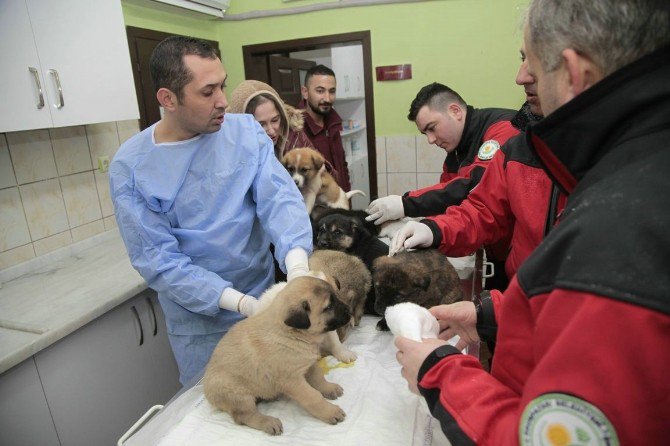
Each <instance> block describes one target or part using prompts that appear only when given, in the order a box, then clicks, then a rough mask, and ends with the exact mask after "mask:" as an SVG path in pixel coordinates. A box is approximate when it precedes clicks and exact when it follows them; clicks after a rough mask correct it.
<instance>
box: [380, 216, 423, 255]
mask: <svg viewBox="0 0 670 446" xmlns="http://www.w3.org/2000/svg"><path fill="white" fill-rule="evenodd" d="M432 244H433V231H431V229H430V228H429V227H428V225H425V224H423V223H419V222H417V221H408V222H407V223H406V224H405V226H403V227H402V228H401V229H400V231H398V233H397V234H396V235H395V237H393V240H392V241H391V247H390V249H389V256H393V255H394V254H396V253H398V252H400V251H401V250H402V249H403V248H404V249H410V248H417V247H419V248H429V247H430V246H431V245H432Z"/></svg>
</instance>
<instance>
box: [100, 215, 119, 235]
mask: <svg viewBox="0 0 670 446" xmlns="http://www.w3.org/2000/svg"><path fill="white" fill-rule="evenodd" d="M102 222H103V223H104V224H105V231H109V230H110V229H114V228H116V227H117V224H116V217H114V216H113V215H112V216H110V217H105V218H103V219H102Z"/></svg>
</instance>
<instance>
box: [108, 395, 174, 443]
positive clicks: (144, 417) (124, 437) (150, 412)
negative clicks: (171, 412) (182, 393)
mask: <svg viewBox="0 0 670 446" xmlns="http://www.w3.org/2000/svg"><path fill="white" fill-rule="evenodd" d="M162 408H163V405H162V404H157V405H155V406H152V407H151V408H149V410H147V411H146V412H145V413H144V415H142V417H140V419H139V420H137V421H136V422H135V424H133V425H132V426H131V427H130V429H128V430H127V431H126V433H125V434H123V435H122V436H121V438H119V441H118V442H117V443H116V444H117V446H123V443H125V442H126V440H127V439H129V438H130V437H132V436H133V435H134V434H135V433H136V432H137V431H138V430H140V427H141V426H142V425H143V424H144V423H145V422H146V421H147V420H148V419H149V418H151V417H152V416H153V415H154V414H155V413H157V412H158V411H159V410H161V409H162Z"/></svg>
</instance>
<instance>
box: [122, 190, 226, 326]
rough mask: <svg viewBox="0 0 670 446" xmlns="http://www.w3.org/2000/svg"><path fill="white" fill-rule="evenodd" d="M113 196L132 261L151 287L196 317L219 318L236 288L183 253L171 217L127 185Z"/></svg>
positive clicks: (123, 236)
mask: <svg viewBox="0 0 670 446" xmlns="http://www.w3.org/2000/svg"><path fill="white" fill-rule="evenodd" d="M113 191H114V189H113ZM113 194H114V206H115V210H116V220H117V223H118V226H119V230H120V231H121V236H122V238H123V241H124V243H125V245H126V249H127V250H128V255H129V257H130V261H131V263H132V265H133V267H134V268H135V269H136V270H137V271H138V272H139V273H140V275H141V276H142V277H143V278H144V280H146V281H147V283H148V284H149V286H150V287H151V288H153V289H154V290H156V291H157V292H158V293H160V294H162V295H164V296H166V297H168V298H169V299H171V300H172V301H174V302H175V303H177V304H179V305H181V306H182V307H184V308H186V309H187V310H189V311H191V312H193V313H199V314H204V315H208V316H213V315H215V314H217V313H218V312H219V311H220V309H219V298H220V297H221V294H222V292H223V290H224V289H225V288H228V287H231V286H232V284H231V283H230V282H227V281H225V280H224V279H222V278H221V277H220V276H219V275H217V274H215V273H213V272H211V271H208V270H206V269H204V268H202V267H199V266H197V265H194V264H193V263H192V262H191V259H190V257H188V256H186V255H184V254H183V253H182V252H181V251H180V250H179V242H178V241H177V239H176V238H175V237H174V236H173V235H172V233H171V229H170V224H169V221H168V219H167V217H166V216H165V215H163V214H161V213H158V212H154V211H151V210H150V209H149V208H148V207H147V204H146V202H145V200H144V199H143V198H142V197H141V196H138V195H136V194H135V193H133V191H132V190H131V188H130V187H129V186H128V185H127V183H126V184H125V185H123V186H122V187H120V188H119V189H118V190H116V191H114V192H113Z"/></svg>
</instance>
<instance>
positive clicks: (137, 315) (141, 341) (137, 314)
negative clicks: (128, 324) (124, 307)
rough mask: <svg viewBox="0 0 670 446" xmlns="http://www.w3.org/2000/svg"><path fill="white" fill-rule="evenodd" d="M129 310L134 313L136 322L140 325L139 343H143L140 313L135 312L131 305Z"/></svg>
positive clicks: (135, 309)
mask: <svg viewBox="0 0 670 446" xmlns="http://www.w3.org/2000/svg"><path fill="white" fill-rule="evenodd" d="M130 310H131V311H132V312H133V314H134V315H135V318H136V319H137V323H138V324H139V325H140V345H142V344H144V329H143V328H142V321H141V320H140V315H139V313H138V312H137V308H135V306H134V305H133V306H132V307H130Z"/></svg>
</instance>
